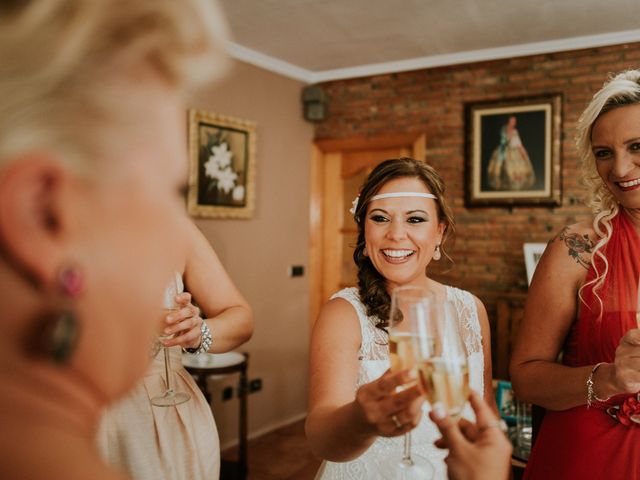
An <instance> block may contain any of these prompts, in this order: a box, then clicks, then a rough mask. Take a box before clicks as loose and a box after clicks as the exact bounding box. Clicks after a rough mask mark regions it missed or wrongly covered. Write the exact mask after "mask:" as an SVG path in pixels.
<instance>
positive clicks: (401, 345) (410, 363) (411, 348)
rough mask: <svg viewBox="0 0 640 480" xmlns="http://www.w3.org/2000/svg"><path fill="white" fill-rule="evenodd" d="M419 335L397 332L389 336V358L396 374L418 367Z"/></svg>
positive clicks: (392, 369)
mask: <svg viewBox="0 0 640 480" xmlns="http://www.w3.org/2000/svg"><path fill="white" fill-rule="evenodd" d="M416 340H417V335H415V334H412V333H410V332H396V333H393V334H391V335H390V336H389V358H390V360H391V371H392V372H394V373H396V372H399V371H401V370H406V369H408V368H415V367H416V366H417V365H418V361H419V357H418V355H417V354H418V352H417V351H416V350H417V348H416V347H417V341H416Z"/></svg>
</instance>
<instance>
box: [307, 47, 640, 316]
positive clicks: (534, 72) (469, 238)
mask: <svg viewBox="0 0 640 480" xmlns="http://www.w3.org/2000/svg"><path fill="white" fill-rule="evenodd" d="M638 66H640V43H632V44H627V45H617V46H610V47H602V48H594V49H583V50H575V51H568V52H558V53H553V54H541V55H533V56H529V57H518V58H512V59H505V60H492V61H486V62H477V63H472V64H466V65H455V66H447V67H440V68H432V69H424V70H416V71H412V72H403V73H397V74H388V75H377V76H374V77H369V78H357V79H350V80H340V81H335V82H327V83H325V84H323V88H324V89H325V91H326V92H327V94H328V95H329V98H330V103H329V112H330V113H329V118H328V119H327V120H326V121H324V122H322V123H319V124H318V125H317V126H316V138H344V137H349V136H353V135H362V134H366V135H371V136H375V135H381V134H390V133H393V132H425V133H426V136H427V161H428V162H429V163H430V164H432V165H433V166H434V167H435V168H436V169H438V171H439V172H440V173H441V174H442V176H443V178H444V180H445V182H446V184H447V198H448V201H449V203H450V205H452V208H453V211H454V215H455V217H456V222H457V232H456V239H455V242H454V243H452V244H450V245H448V247H447V252H448V253H449V255H451V257H452V258H453V259H454V261H455V264H454V265H453V267H452V266H451V265H450V264H449V263H448V262H444V261H440V262H433V264H432V265H431V266H430V267H429V268H430V274H431V275H432V276H433V277H434V278H436V279H438V280H441V281H444V282H446V283H449V284H453V285H456V286H459V287H461V288H465V289H468V290H470V291H472V292H473V293H475V294H476V295H477V296H479V297H480V298H483V296H485V295H487V298H490V297H491V298H495V293H496V292H506V291H513V290H526V288H527V281H526V275H525V268H524V258H523V253H522V244H523V243H524V242H547V241H548V240H550V239H551V238H553V237H554V236H555V235H557V234H558V232H559V231H560V230H561V229H562V228H563V226H564V225H566V224H569V223H576V222H580V221H588V220H589V218H590V210H589V208H588V207H586V206H585V205H584V203H583V199H584V197H585V191H584V189H583V187H582V185H581V183H580V168H581V167H580V162H579V159H578V158H577V154H576V150H575V146H574V135H575V133H574V129H575V124H576V122H577V120H578V118H579V116H580V113H581V112H582V110H583V109H584V107H585V106H586V104H587V103H588V102H589V100H590V99H591V97H592V96H593V94H594V93H595V91H596V90H597V89H598V88H600V87H601V86H602V84H603V82H604V81H605V80H606V78H607V74H608V73H609V72H618V71H620V70H624V69H627V68H632V67H638ZM546 93H562V94H563V105H562V116H563V121H562V129H563V139H562V159H561V162H562V168H561V170H562V205H561V206H559V207H556V208H546V207H512V208H508V207H491V208H469V209H468V208H466V207H465V204H464V197H465V172H464V170H465V165H466V160H465V153H464V152H465V145H466V139H465V130H464V122H465V117H464V112H465V104H467V103H469V102H478V101H482V100H494V99H503V98H516V97H523V96H532V95H541V94H546ZM487 303H488V304H487V310H488V311H489V312H490V314H491V313H493V312H494V311H495V305H493V304H491V302H487Z"/></svg>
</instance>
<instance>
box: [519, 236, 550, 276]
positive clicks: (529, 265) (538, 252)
mask: <svg viewBox="0 0 640 480" xmlns="http://www.w3.org/2000/svg"><path fill="white" fill-rule="evenodd" d="M546 246H547V244H546V243H525V244H524V245H523V249H524V266H525V267H526V269H527V285H531V279H532V278H533V272H534V271H535V269H536V265H538V261H539V260H540V257H541V256H542V253H543V252H544V249H545V248H546Z"/></svg>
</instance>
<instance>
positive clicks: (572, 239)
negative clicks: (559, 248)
mask: <svg viewBox="0 0 640 480" xmlns="http://www.w3.org/2000/svg"><path fill="white" fill-rule="evenodd" d="M558 240H561V241H563V242H564V244H565V245H566V246H567V248H568V249H569V252H568V253H569V256H570V257H572V258H573V259H575V261H576V262H577V263H578V264H579V265H581V266H583V267H584V268H586V269H587V270H588V269H589V267H590V266H591V253H593V247H594V243H593V241H592V240H591V239H590V238H589V235H587V234H583V235H579V234H577V233H574V232H570V231H569V227H564V229H563V230H562V231H561V232H560V233H559V234H558ZM586 254H588V255H586Z"/></svg>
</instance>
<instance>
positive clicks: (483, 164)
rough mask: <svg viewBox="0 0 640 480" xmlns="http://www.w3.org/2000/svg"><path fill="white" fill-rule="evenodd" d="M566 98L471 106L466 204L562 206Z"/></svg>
mask: <svg viewBox="0 0 640 480" xmlns="http://www.w3.org/2000/svg"><path fill="white" fill-rule="evenodd" d="M560 108H561V96H560V95H552V96H549V97H543V98H540V97H536V98H525V99H515V100H499V101H491V102H477V103H474V104H470V105H467V106H466V109H467V118H466V124H465V126H466V129H467V152H466V153H467V170H466V177H467V191H466V193H467V195H466V205H467V206H487V205H525V204H528V205H558V204H559V203H560V199H561V193H560V131H561V117H560Z"/></svg>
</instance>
